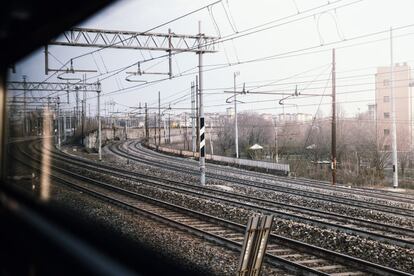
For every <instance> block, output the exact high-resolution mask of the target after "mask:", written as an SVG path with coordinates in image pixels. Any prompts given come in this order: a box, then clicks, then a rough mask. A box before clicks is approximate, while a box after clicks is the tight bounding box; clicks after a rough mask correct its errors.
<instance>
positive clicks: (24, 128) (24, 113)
mask: <svg viewBox="0 0 414 276" xmlns="http://www.w3.org/2000/svg"><path fill="white" fill-rule="evenodd" d="M26 88H27V85H26V76H23V89H24V90H23V93H24V94H23V105H24V106H23V136H26V135H27V121H26V118H27V114H26V112H27V103H26V101H27V99H26V94H27V91H26Z"/></svg>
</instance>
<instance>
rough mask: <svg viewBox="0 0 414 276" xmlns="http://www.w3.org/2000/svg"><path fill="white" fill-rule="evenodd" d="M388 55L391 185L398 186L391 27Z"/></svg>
mask: <svg viewBox="0 0 414 276" xmlns="http://www.w3.org/2000/svg"><path fill="white" fill-rule="evenodd" d="M390 57H391V67H390V79H391V81H390V82H391V83H390V84H391V118H392V127H391V135H392V136H391V138H392V141H391V147H392V186H393V187H394V188H397V187H398V156H397V126H396V123H395V115H396V114H395V98H394V56H393V49H392V28H391V29H390Z"/></svg>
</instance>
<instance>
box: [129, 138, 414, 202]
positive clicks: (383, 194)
mask: <svg viewBox="0 0 414 276" xmlns="http://www.w3.org/2000/svg"><path fill="white" fill-rule="evenodd" d="M131 145H132V146H133V147H135V148H136V149H137V150H139V153H140V154H142V153H144V154H149V155H153V156H158V157H159V158H161V159H164V160H169V161H175V162H177V161H178V162H180V163H188V164H189V165H192V166H194V165H197V164H198V162H197V161H195V160H192V159H188V158H183V157H177V156H172V155H167V154H163V153H159V152H157V151H154V150H151V149H148V148H146V147H144V146H143V145H142V144H141V143H140V141H133V142H131ZM207 166H208V167H211V168H213V169H222V168H221V167H222V166H220V165H216V164H214V163H208V164H207ZM226 171H230V172H234V173H236V174H240V175H244V176H250V177H255V178H260V179H265V180H269V181H272V182H274V181H280V182H282V183H283V184H286V183H289V184H293V185H297V186H303V187H314V188H317V189H323V190H324V191H332V192H344V193H349V191H350V188H349V187H347V186H343V185H336V186H332V185H331V183H330V182H328V181H321V180H314V179H306V178H300V177H298V178H296V177H295V178H291V177H285V176H278V175H273V174H272V175H270V174H267V173H259V172H254V171H248V170H240V169H237V168H234V167H229V166H227V167H226ZM352 193H353V194H356V195H360V196H370V197H372V196H375V198H380V199H384V200H392V201H398V202H405V203H408V204H414V198H413V197H412V196H410V195H406V194H403V193H400V192H394V191H388V190H382V191H380V190H377V189H373V188H363V187H352Z"/></svg>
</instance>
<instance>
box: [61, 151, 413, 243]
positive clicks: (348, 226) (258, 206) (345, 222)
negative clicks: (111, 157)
mask: <svg viewBox="0 0 414 276" xmlns="http://www.w3.org/2000/svg"><path fill="white" fill-rule="evenodd" d="M54 154H55V155H60V156H62V157H57V156H56V157H55V158H56V159H61V160H63V161H64V162H67V163H72V164H75V165H77V166H82V167H83V168H84V169H85V168H89V169H90V170H91V171H95V172H100V173H106V174H111V175H114V176H116V177H122V178H124V179H127V180H134V181H150V180H151V181H152V182H151V185H152V186H154V185H157V186H162V187H163V188H166V189H170V190H171V189H173V190H175V191H178V192H180V193H183V192H184V193H190V194H191V195H195V196H198V197H204V198H207V199H212V198H214V199H216V200H220V201H225V202H227V203H229V202H231V203H232V204H233V205H237V206H239V207H241V208H249V209H252V208H253V209H255V210H256V211H260V212H272V213H274V214H276V215H278V216H279V217H282V218H284V219H291V220H295V221H298V222H302V223H307V224H312V225H317V226H319V227H327V228H331V229H334V230H339V231H342V232H345V233H349V234H355V235H360V236H363V237H366V238H370V239H374V240H379V241H382V242H388V243H390V244H394V245H397V246H402V247H409V248H414V232H413V231H412V230H411V229H407V228H403V227H397V226H393V225H388V224H382V223H379V222H372V221H368V220H364V219H358V218H353V217H349V216H345V215H341V214H337V213H331V212H326V211H319V210H313V209H310V208H306V207H302V206H297V205H292V204H284V203H277V202H273V201H270V200H265V199H261V198H258V197H253V196H246V195H242V194H233V193H230V192H226V191H222V190H217V189H213V188H209V187H201V188H200V187H198V186H197V187H196V186H194V185H191V184H186V183H183V182H178V181H173V180H166V179H164V178H160V177H156V176H149V175H145V174H140V173H137V172H129V171H126V170H122V169H120V168H116V169H115V168H113V167H110V166H106V165H103V164H101V163H100V164H99V165H98V164H96V163H94V162H93V161H90V160H86V159H79V158H78V157H73V156H70V155H67V154H62V153H59V152H58V151H55V152H54ZM166 182H167V183H168V184H169V185H166ZM177 186H181V187H184V188H179V187H177ZM189 189H191V190H189ZM200 190H201V191H202V192H200ZM205 192H207V193H209V194H210V195H208V196H207V195H206V194H205ZM212 194H216V195H219V197H217V196H216V197H213V196H212ZM230 198H233V199H236V200H242V201H243V202H247V203H243V202H239V201H235V200H233V201H230ZM253 203H255V205H253ZM263 204H266V205H267V206H270V207H271V208H275V209H276V210H274V209H271V208H270V207H263V206H262V205H263ZM280 208H284V209H288V210H290V211H294V212H296V213H297V214H292V213H290V212H286V211H281V210H280ZM304 213H305V214H307V215H308V216H310V217H303V214H304ZM315 217H317V218H315ZM320 217H322V218H323V219H329V220H331V221H326V220H323V219H320ZM332 220H334V221H336V223H335V222H332ZM361 226H362V227H361ZM364 227H365V229H364ZM366 227H368V228H371V229H366ZM372 228H376V230H377V231H378V230H379V231H380V232H379V233H378V232H377V233H376V232H373V230H372ZM381 231H384V232H381ZM391 231H393V233H394V234H393V235H391V234H390V233H389V232H391ZM383 233H387V234H388V235H384V234H383ZM400 236H404V237H405V238H406V239H403V238H401V237H400ZM409 238H411V240H409Z"/></svg>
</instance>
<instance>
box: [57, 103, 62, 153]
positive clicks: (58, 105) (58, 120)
mask: <svg viewBox="0 0 414 276" xmlns="http://www.w3.org/2000/svg"><path fill="white" fill-rule="evenodd" d="M57 125H58V130H57V134H58V149H60V146H61V141H60V132H61V129H60V98H59V97H57Z"/></svg>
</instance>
